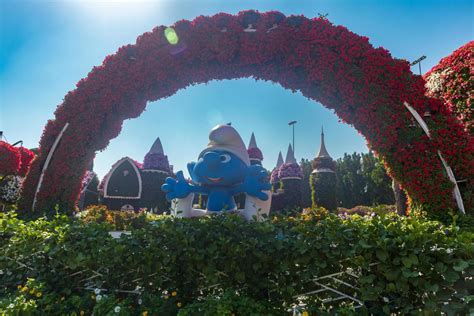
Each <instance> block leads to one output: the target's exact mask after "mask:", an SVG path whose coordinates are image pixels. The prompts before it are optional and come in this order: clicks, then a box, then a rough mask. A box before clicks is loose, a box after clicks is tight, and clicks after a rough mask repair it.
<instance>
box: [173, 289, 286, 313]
mask: <svg viewBox="0 0 474 316" xmlns="http://www.w3.org/2000/svg"><path fill="white" fill-rule="evenodd" d="M280 313H281V312H280ZM280 313H279V312H278V310H275V308H272V306H270V305H269V304H266V303H265V302H257V301H255V300H253V299H251V298H249V297H245V296H241V295H239V294H238V291H235V290H234V291H233V290H231V289H229V290H226V291H225V292H224V293H223V294H222V295H211V296H207V297H204V298H202V299H199V300H198V301H196V302H193V303H191V304H189V305H187V306H186V307H184V308H183V309H182V310H180V311H179V313H178V315H179V316H197V315H199V316H232V315H248V316H264V315H275V314H280Z"/></svg>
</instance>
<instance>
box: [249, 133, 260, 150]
mask: <svg viewBox="0 0 474 316" xmlns="http://www.w3.org/2000/svg"><path fill="white" fill-rule="evenodd" d="M250 148H258V147H257V141H256V140H255V134H254V133H253V132H252V136H250V143H249V147H248V148H247V149H250Z"/></svg>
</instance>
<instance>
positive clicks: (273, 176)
mask: <svg viewBox="0 0 474 316" xmlns="http://www.w3.org/2000/svg"><path fill="white" fill-rule="evenodd" d="M279 171H280V170H279V168H275V169H273V171H272V173H271V175H270V183H271V184H274V183H279V182H280V177H279V176H278V172H279Z"/></svg>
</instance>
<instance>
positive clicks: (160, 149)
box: [148, 137, 164, 155]
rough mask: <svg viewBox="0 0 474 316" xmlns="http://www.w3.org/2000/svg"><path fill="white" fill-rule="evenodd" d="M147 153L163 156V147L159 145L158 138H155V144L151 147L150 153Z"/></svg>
mask: <svg viewBox="0 0 474 316" xmlns="http://www.w3.org/2000/svg"><path fill="white" fill-rule="evenodd" d="M148 153H150V154H162V155H164V152H163V146H162V145H161V140H160V138H159V137H157V138H156V140H155V142H154V143H153V145H152V146H151V148H150V151H149V152H148Z"/></svg>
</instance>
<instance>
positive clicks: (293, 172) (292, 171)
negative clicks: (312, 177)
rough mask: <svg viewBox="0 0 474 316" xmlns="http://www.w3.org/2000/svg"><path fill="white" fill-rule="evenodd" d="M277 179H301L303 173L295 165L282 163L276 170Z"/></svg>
mask: <svg viewBox="0 0 474 316" xmlns="http://www.w3.org/2000/svg"><path fill="white" fill-rule="evenodd" d="M278 178H280V180H284V179H285V178H300V179H302V178H303V171H302V170H301V168H300V166H299V165H298V164H297V163H284V164H282V165H281V166H280V168H279V169H278Z"/></svg>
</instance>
